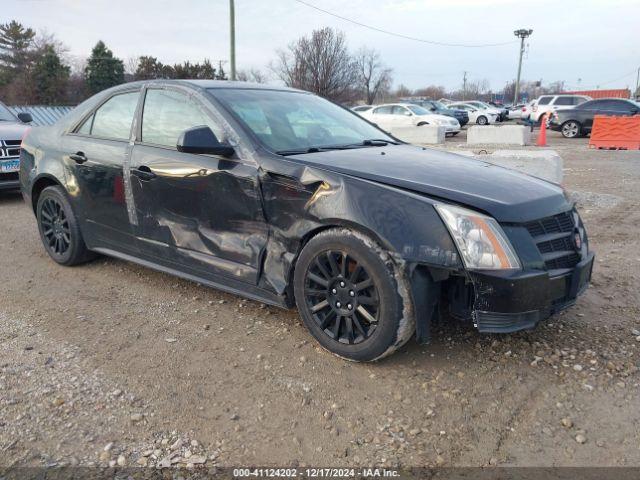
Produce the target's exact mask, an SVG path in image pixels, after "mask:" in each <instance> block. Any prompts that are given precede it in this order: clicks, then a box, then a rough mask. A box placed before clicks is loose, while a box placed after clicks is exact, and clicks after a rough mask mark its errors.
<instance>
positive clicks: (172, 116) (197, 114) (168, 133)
mask: <svg viewBox="0 0 640 480" xmlns="http://www.w3.org/2000/svg"><path fill="white" fill-rule="evenodd" d="M200 125H206V126H208V127H209V128H210V129H211V131H212V132H213V133H214V134H215V136H216V137H217V138H218V140H219V141H221V142H222V141H224V130H223V129H222V128H221V127H220V125H218V124H217V123H216V122H214V121H213V119H211V117H210V116H209V115H208V114H207V113H206V112H205V110H204V109H203V108H202V107H201V106H200V104H199V103H198V102H196V101H195V100H193V99H192V98H191V97H189V96H187V95H186V94H184V93H182V92H180V91H177V90H170V89H168V90H163V89H149V90H147V94H146V96H145V99H144V110H143V112H142V139H141V140H142V142H144V143H151V144H154V145H161V146H165V147H172V148H175V147H176V144H177V143H178V137H180V134H181V133H182V132H184V131H185V130H187V129H189V128H192V127H197V126H200Z"/></svg>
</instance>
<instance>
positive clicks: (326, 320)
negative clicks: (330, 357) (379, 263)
mask: <svg viewBox="0 0 640 480" xmlns="http://www.w3.org/2000/svg"><path fill="white" fill-rule="evenodd" d="M304 294H305V302H306V305H307V307H308V308H309V309H310V311H311V315H312V317H313V319H314V321H315V322H316V323H317V325H318V326H319V327H320V329H321V330H322V331H323V332H324V333H325V334H326V335H328V336H329V337H330V338H331V339H333V340H335V341H338V342H341V343H345V344H358V343H361V342H364V341H365V340H367V339H368V338H369V337H370V336H371V335H372V334H373V332H374V331H375V329H376V327H377V325H378V313H379V311H380V299H379V296H378V292H377V289H376V285H375V283H374V280H373V279H372V277H371V275H370V274H369V272H367V270H366V268H365V267H364V266H363V265H362V264H360V263H358V261H357V260H356V259H355V258H353V257H350V256H349V255H348V253H347V252H345V251H336V250H327V251H324V252H321V253H320V254H318V255H317V256H316V257H315V258H314V260H313V262H312V263H311V265H310V267H309V269H308V270H307V274H306V279H305V289H304Z"/></svg>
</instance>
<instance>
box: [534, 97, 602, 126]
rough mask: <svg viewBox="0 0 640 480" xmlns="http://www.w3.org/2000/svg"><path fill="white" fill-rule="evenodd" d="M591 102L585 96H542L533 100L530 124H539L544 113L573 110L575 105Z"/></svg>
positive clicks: (589, 98)
mask: <svg viewBox="0 0 640 480" xmlns="http://www.w3.org/2000/svg"><path fill="white" fill-rule="evenodd" d="M587 100H591V97H588V96H587V95H570V94H565V95H542V96H540V97H538V98H537V99H535V100H534V101H533V102H532V104H531V115H530V116H529V119H530V120H531V121H532V122H536V123H537V122H539V121H540V118H541V117H542V116H543V115H544V114H545V113H551V112H554V111H556V110H558V109H567V108H573V107H575V106H576V105H580V104H581V103H584V102H586V101H587Z"/></svg>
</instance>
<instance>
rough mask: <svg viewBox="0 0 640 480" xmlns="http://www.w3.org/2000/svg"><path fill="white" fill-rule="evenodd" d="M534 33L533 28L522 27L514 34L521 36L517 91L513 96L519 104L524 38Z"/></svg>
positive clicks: (515, 102) (514, 101) (515, 103)
mask: <svg viewBox="0 0 640 480" xmlns="http://www.w3.org/2000/svg"><path fill="white" fill-rule="evenodd" d="M532 33H533V30H531V29H526V28H521V29H520V30H516V31H514V32H513V34H514V35H515V36H516V37H518V38H520V59H519V60H518V76H517V77H516V91H515V95H514V96H513V104H514V105H517V104H518V97H519V95H520V73H521V72H522V56H523V55H524V39H525V38H527V37H529V36H530V35H531V34H532Z"/></svg>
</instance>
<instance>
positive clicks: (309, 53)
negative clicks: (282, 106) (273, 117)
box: [271, 27, 357, 101]
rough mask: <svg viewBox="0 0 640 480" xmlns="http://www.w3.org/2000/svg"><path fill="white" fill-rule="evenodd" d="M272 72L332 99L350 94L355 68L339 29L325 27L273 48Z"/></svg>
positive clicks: (287, 81)
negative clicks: (274, 53)
mask: <svg viewBox="0 0 640 480" xmlns="http://www.w3.org/2000/svg"><path fill="white" fill-rule="evenodd" d="M271 68H272V70H273V71H274V73H275V74H276V75H277V76H278V77H279V78H280V79H281V80H282V81H283V82H284V83H285V84H287V86H290V87H294V88H300V89H302V90H307V91H310V92H313V93H316V94H318V95H320V96H323V97H325V98H328V99H331V100H334V101H347V100H349V99H350V98H352V97H353V93H354V92H353V86H354V83H355V80H356V78H357V69H356V65H355V62H354V61H353V59H352V57H351V55H349V51H348V49H347V44H346V40H345V36H344V34H343V33H341V32H338V31H335V30H333V29H332V28H329V27H325V28H323V29H321V30H314V31H313V32H312V33H311V36H310V37H301V38H299V39H298V40H297V41H295V42H294V43H292V44H291V45H289V47H288V48H287V49H286V50H280V51H278V52H277V60H276V62H275V64H273V65H272V67H271Z"/></svg>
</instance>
